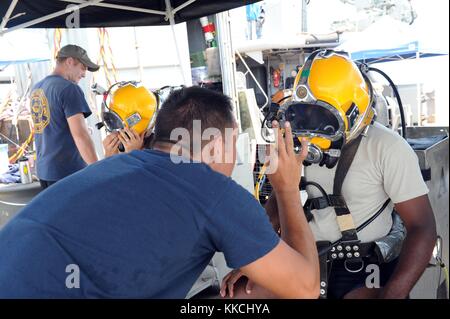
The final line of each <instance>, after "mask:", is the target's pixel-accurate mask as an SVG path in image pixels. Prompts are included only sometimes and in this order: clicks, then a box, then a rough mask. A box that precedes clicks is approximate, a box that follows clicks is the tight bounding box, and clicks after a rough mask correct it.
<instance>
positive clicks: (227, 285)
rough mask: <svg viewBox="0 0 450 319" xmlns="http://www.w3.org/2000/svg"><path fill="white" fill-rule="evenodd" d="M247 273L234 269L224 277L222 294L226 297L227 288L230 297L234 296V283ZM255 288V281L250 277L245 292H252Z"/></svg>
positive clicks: (221, 287)
mask: <svg viewBox="0 0 450 319" xmlns="http://www.w3.org/2000/svg"><path fill="white" fill-rule="evenodd" d="M242 277H245V275H244V274H243V273H242V272H241V270H240V269H234V270H232V271H230V272H229V273H228V274H227V275H226V276H225V277H223V280H222V284H221V285H220V295H221V296H222V297H226V295H227V290H228V295H229V296H230V298H233V296H234V284H235V283H236V282H237V281H238V280H239V279H240V278H242ZM252 288H253V282H252V281H251V280H250V279H248V280H247V284H246V285H245V292H246V293H247V294H251V292H252Z"/></svg>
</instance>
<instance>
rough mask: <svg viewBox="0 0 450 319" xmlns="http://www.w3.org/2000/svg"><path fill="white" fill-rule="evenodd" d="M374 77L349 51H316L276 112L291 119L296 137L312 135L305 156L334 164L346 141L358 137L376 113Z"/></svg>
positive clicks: (313, 160)
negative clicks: (370, 75) (369, 77)
mask: <svg viewBox="0 0 450 319" xmlns="http://www.w3.org/2000/svg"><path fill="white" fill-rule="evenodd" d="M373 101H374V97H373V92H372V85H371V83H370V80H369V79H368V77H367V76H366V74H365V71H361V70H360V69H359V68H358V66H357V65H356V64H355V63H354V62H353V61H351V60H350V59H349V57H348V55H347V54H346V53H345V52H337V51H333V50H317V51H314V52H313V53H312V54H311V55H310V56H309V57H308V59H307V60H306V62H305V64H304V66H303V67H302V68H301V70H300V71H299V73H298V74H297V77H296V79H295V82H294V92H293V94H292V97H291V99H290V100H289V101H287V102H286V103H283V104H281V105H280V107H279V110H278V114H277V118H278V119H279V120H280V123H283V122H284V121H289V122H290V123H291V127H292V132H293V134H294V136H295V137H296V139H295V142H296V145H297V146H299V145H300V143H299V141H298V139H299V138H301V137H307V138H308V139H309V141H310V145H309V152H308V157H307V159H306V161H307V162H308V163H318V164H320V165H324V164H326V166H327V167H329V168H331V167H333V166H334V165H335V164H336V162H337V160H338V159H339V156H340V151H341V149H342V147H343V146H344V144H345V143H348V142H349V141H351V140H353V139H355V138H356V137H358V136H359V134H361V132H362V131H363V130H364V129H365V128H366V127H367V126H368V125H369V124H371V123H372V121H373V120H374V117H375V111H374V108H373V103H374V102H373Z"/></svg>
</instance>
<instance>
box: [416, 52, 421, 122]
mask: <svg viewBox="0 0 450 319" xmlns="http://www.w3.org/2000/svg"><path fill="white" fill-rule="evenodd" d="M419 55H420V53H419V50H417V52H416V61H417V67H419ZM417 125H418V126H422V93H421V89H420V76H419V77H418V79H417Z"/></svg>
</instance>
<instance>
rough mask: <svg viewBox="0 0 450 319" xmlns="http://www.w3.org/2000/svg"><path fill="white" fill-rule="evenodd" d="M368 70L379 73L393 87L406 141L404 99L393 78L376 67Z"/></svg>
mask: <svg viewBox="0 0 450 319" xmlns="http://www.w3.org/2000/svg"><path fill="white" fill-rule="evenodd" d="M368 70H369V71H374V72H377V73H379V74H381V75H382V76H383V77H384V78H385V79H386V80H387V81H388V82H389V85H390V86H391V87H392V90H393V91H394V95H395V98H396V99H397V102H398V108H399V109H400V118H401V120H402V136H403V138H404V139H406V121H405V112H404V110H403V104H402V99H401V98H400V94H399V93H398V90H397V86H396V85H395V84H394V82H393V81H392V80H391V78H390V77H389V76H388V75H387V74H386V73H384V72H383V71H381V70H380V69H377V68H374V67H369V68H368ZM419 121H420V119H419Z"/></svg>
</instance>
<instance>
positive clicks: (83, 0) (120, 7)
mask: <svg viewBox="0 0 450 319" xmlns="http://www.w3.org/2000/svg"><path fill="white" fill-rule="evenodd" d="M59 1H63V2H72V3H78V4H82V3H86V0H59ZM94 6H95V7H103V8H111V9H118V10H125V11H134V12H141V13H149V14H158V15H161V16H165V15H166V12H164V11H158V10H151V9H143V8H136V7H130V6H123V5H119V4H112V3H97V4H95V5H94Z"/></svg>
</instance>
